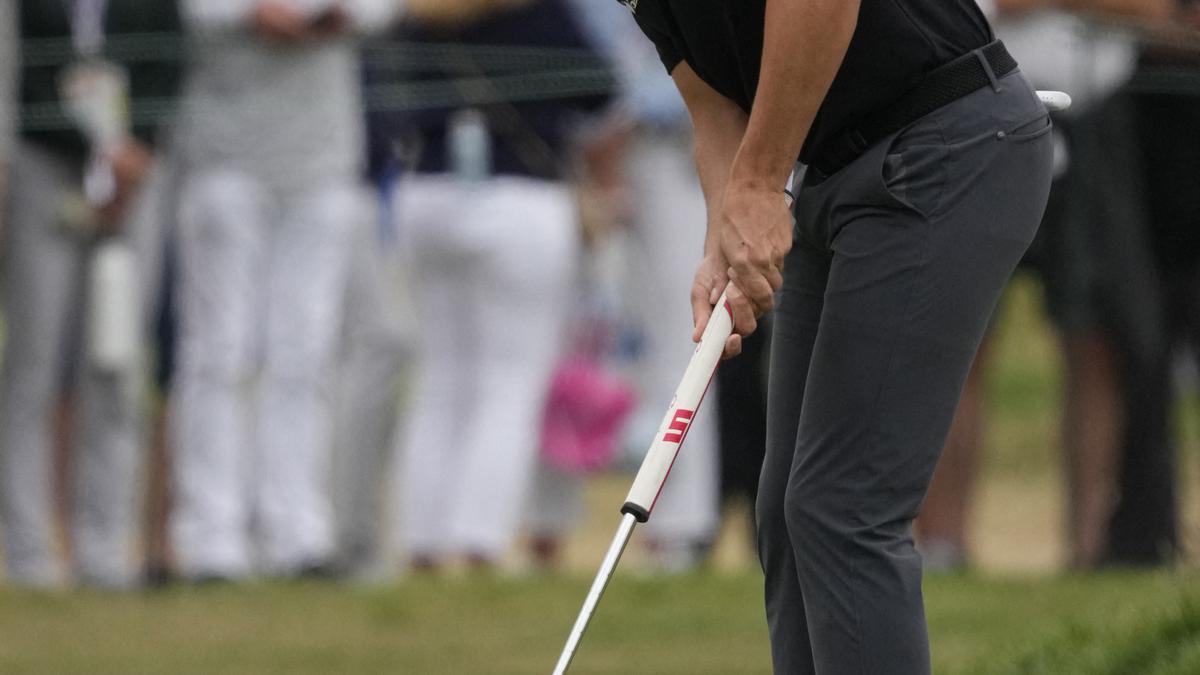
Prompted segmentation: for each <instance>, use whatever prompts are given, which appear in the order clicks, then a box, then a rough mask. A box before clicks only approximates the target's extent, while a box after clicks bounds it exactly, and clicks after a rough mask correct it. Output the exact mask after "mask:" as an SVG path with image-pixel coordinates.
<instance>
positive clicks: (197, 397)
mask: <svg viewBox="0 0 1200 675" xmlns="http://www.w3.org/2000/svg"><path fill="white" fill-rule="evenodd" d="M393 4H394V3H392V2H390V0H347V1H346V2H304V3H301V2H286V1H283V0H228V1H225V2H214V1H213V0H185V2H184V4H183V7H184V17H185V21H186V26H187V28H188V30H189V32H190V33H191V35H192V37H193V38H194V54H193V65H192V71H191V73H190V74H189V76H188V79H187V84H186V89H185V98H184V110H183V112H184V116H183V118H182V120H181V121H182V124H183V125H184V126H183V129H182V132H181V135H182V138H183V143H184V151H185V153H186V157H187V161H188V167H187V172H186V176H185V178H184V180H183V187H182V196H181V206H180V223H179V225H180V237H179V246H180V256H181V266H180V279H179V291H178V292H179V306H178V311H179V313H180V327H179V332H180V334H179V359H178V372H177V375H176V381H175V392H174V394H173V399H172V405H173V417H174V435H175V442H174V448H175V451H176V455H175V462H174V466H173V471H174V475H175V482H176V488H177V490H176V494H175V511H174V513H173V516H172V518H173V519H172V525H171V529H172V540H173V544H174V550H175V554H176V556H177V560H178V564H179V567H180V571H181V573H182V574H183V575H184V576H185V577H186V578H190V579H192V580H204V579H211V578H216V579H237V578H242V577H245V576H247V575H249V574H251V573H252V572H253V571H255V567H256V562H257V561H256V554H257V555H261V562H262V566H263V568H264V569H265V571H266V572H267V573H269V574H271V575H274V576H283V577H290V576H296V575H320V574H325V573H327V572H328V571H329V562H330V559H331V556H332V555H333V553H334V523H333V517H332V514H331V506H330V501H329V500H330V498H329V494H328V486H327V485H326V482H327V480H328V473H329V452H330V442H331V437H330V436H331V427H332V419H331V417H332V410H331V405H332V403H331V397H332V392H331V391H330V387H329V381H330V375H331V373H330V369H331V367H332V366H333V364H334V358H335V354H336V350H337V344H338V337H339V335H340V334H341V326H342V302H343V300H344V298H345V293H346V288H345V285H346V276H347V267H348V265H349V260H350V251H351V246H352V243H351V242H352V240H353V232H354V228H355V227H356V225H355V223H357V222H360V220H359V219H361V218H363V217H364V215H363V213H364V209H363V204H364V202H363V199H364V197H363V193H362V190H361V188H360V187H359V184H358V176H359V172H360V170H361V159H362V147H363V142H362V116H361V111H360V103H361V101H360V93H359V86H358V79H359V71H358V68H359V66H358V46H357V40H356V39H355V38H356V36H358V35H360V34H362V33H364V32H366V31H369V30H373V29H376V28H381V27H382V26H384V25H385V23H386V22H387V21H388V19H389V17H390V15H391V13H392V6H393ZM260 341H261V344H260ZM256 376H259V377H258V387H257V389H256V390H255V394H256V398H255V400H254V401H253V403H252V402H251V401H249V400H248V399H247V394H248V390H247V387H248V386H249V385H250V384H251V383H252V382H253V381H254V380H255V378H256ZM250 410H254V412H255V414H254V416H253V417H252V416H251V415H250V414H249V411H250ZM251 523H253V524H254V526H255V532H256V534H257V535H259V537H260V539H259V541H258V542H257V543H258V544H260V545H259V546H257V547H252V546H251V544H250V540H249V538H248V535H249V532H250V526H251Z"/></svg>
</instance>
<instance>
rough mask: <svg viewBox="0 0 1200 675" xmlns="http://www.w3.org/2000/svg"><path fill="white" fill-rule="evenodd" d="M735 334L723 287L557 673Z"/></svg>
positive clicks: (1056, 105) (1048, 100) (1059, 104)
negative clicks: (727, 344) (730, 338)
mask: <svg viewBox="0 0 1200 675" xmlns="http://www.w3.org/2000/svg"><path fill="white" fill-rule="evenodd" d="M1037 94H1038V99H1040V100H1041V102H1042V104H1043V105H1045V106H1046V108H1047V109H1048V110H1051V111H1062V110H1066V109H1067V108H1069V107H1071V97H1070V96H1068V95H1067V94H1065V93H1063V92H1061V91H1039V92H1038V93H1037ZM726 293H728V290H726ZM732 334H733V310H731V309H730V307H729V302H728V300H727V298H726V295H725V293H723V294H721V299H720V300H718V301H717V304H716V308H715V310H714V311H713V314H712V317H711V318H709V320H708V326H706V327H705V328H704V334H703V335H702V336H701V337H700V344H698V345H696V351H695V353H694V354H692V360H691V361H690V362H688V366H687V370H686V371H684V374H683V380H682V381H681V382H680V383H679V388H678V389H676V390H675V398H674V399H673V400H672V401H671V405H670V406H669V407H668V408H667V414H666V416H665V417H663V421H662V424H661V425H660V426H659V428H658V434H657V435H656V436H655V437H654V441H653V442H652V443H651V444H650V449H649V450H647V451H646V458H645V459H644V460H642V466H641V468H640V469H639V470H638V473H637V477H636V478H635V479H634V481H633V487H632V488H630V490H629V495H628V496H627V497H626V498H625V505H624V506H622V507H621V513H622V516H621V524H620V526H619V527H618V528H617V534H616V536H615V537H613V541H612V544H610V545H609V547H608V553H606V554H605V555H604V561H603V562H602V563H601V564H600V571H599V572H597V574H596V579H595V580H594V581H592V587H591V589H590V590H589V591H588V594H587V598H585V599H584V601H583V609H581V610H580V612H579V617H578V618H576V619H575V625H574V626H573V627H572V628H571V634H570V635H569V636H568V637H567V644H566V646H565V647H564V648H563V651H562V655H561V656H560V657H559V659H558V664H557V665H556V666H555V667H554V675H565V673H566V672H567V669H568V668H570V667H571V661H572V660H573V659H574V658H575V652H576V651H577V650H578V649H579V644H580V642H581V641H582V640H583V634H584V632H585V631H587V627H588V624H589V623H591V621H592V616H593V615H594V614H595V613H596V606H597V605H598V604H600V598H601V597H602V596H603V595H604V590H605V589H606V588H608V582H609V581H611V580H612V577H613V573H614V572H616V569H617V563H619V562H620V561H621V555H622V554H623V553H624V552H625V546H626V545H627V544H629V539H630V537H632V536H633V530H634V528H635V527H637V525H638V524H639V523H645V522H646V521H648V520H650V514H651V513H652V512H653V511H654V504H655V502H657V501H658V496H659V495H660V494H661V493H662V489H663V485H665V484H666V482H667V476H668V475H669V474H670V473H671V467H672V466H673V465H674V464H675V458H676V457H678V455H679V450H680V447H681V446H682V445H683V441H684V439H686V438H687V432H688V430H689V429H690V428H691V426H692V420H693V418H694V417H695V415H696V410H697V409H698V408H699V407H700V402H701V401H703V400H704V394H705V392H707V391H708V385H709V383H710V382H712V378H713V376H714V375H716V372H717V366H718V365H719V364H720V363H721V354H722V353H723V352H724V351H725V342H726V340H728V339H729V336H730V335H732Z"/></svg>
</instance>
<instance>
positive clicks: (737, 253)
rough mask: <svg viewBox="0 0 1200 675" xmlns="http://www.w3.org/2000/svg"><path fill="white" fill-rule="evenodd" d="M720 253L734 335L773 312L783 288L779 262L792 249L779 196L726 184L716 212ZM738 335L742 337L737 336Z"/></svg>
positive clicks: (787, 218)
mask: <svg viewBox="0 0 1200 675" xmlns="http://www.w3.org/2000/svg"><path fill="white" fill-rule="evenodd" d="M720 219H721V222H720V227H721V230H720V231H721V253H722V254H723V255H724V257H725V259H726V260H728V261H729V270H728V274H729V280H730V281H731V282H733V285H734V286H735V287H736V292H732V291H731V292H730V294H729V303H730V306H731V307H732V308H733V313H734V319H735V320H734V324H735V329H737V328H738V327H739V326H746V325H748V324H749V322H747V321H745V320H743V321H738V320H737V319H738V318H739V317H742V316H745V315H746V314H751V315H753V316H754V317H755V318H758V317H760V316H762V315H764V314H766V313H768V312H770V311H771V310H772V309H774V308H775V291H777V290H779V287H780V286H782V285H783V260H784V257H785V256H786V255H787V253H788V251H789V250H791V248H792V214H791V212H790V210H789V208H788V200H787V196H786V195H785V194H784V193H783V192H782V191H781V190H777V189H775V190H773V189H768V188H766V187H759V186H753V185H738V184H733V183H731V184H730V185H729V187H728V188H726V190H725V199H724V202H723V206H722V209H721V216H720ZM738 332H739V333H740V334H742V335H748V334H749V333H748V332H743V331H742V330H738Z"/></svg>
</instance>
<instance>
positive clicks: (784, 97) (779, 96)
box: [730, 0, 860, 191]
mask: <svg viewBox="0 0 1200 675" xmlns="http://www.w3.org/2000/svg"><path fill="white" fill-rule="evenodd" d="M859 1H860V0H767V15H766V31H765V35H764V39H763V55H762V68H761V74H760V75H759V82H758V90H757V92H756V93H755V98H754V111H753V112H752V113H751V115H750V123H749V125H748V126H747V128H746V136H745V138H744V139H743V140H742V145H741V148H740V149H739V150H738V153H737V157H736V158H735V159H734V163H733V171H732V174H731V175H730V181H731V183H732V184H733V185H734V186H736V187H738V188H745V189H750V190H769V191H778V190H782V189H783V188H784V185H785V183H786V182H787V178H788V175H790V174H791V172H792V169H793V167H794V166H795V163H796V155H797V153H798V152H799V150H800V146H801V145H803V144H804V139H805V138H806V137H807V136H808V131H809V129H810V128H811V127H812V124H813V120H814V119H815V118H816V116H817V110H818V109H820V107H821V102H822V101H824V100H825V94H826V92H828V91H829V86H830V85H831V84H832V83H833V79H834V77H835V76H836V75H837V71H838V68H840V67H841V64H842V60H843V59H844V58H845V56H846V49H847V48H848V47H849V46H850V39H851V38H852V37H853V36H854V29H855V26H856V25H857V22H858V8H859Z"/></svg>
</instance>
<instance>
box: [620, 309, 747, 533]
mask: <svg viewBox="0 0 1200 675" xmlns="http://www.w3.org/2000/svg"><path fill="white" fill-rule="evenodd" d="M732 333H733V316H732V314H731V313H730V310H729V308H728V304H727V301H726V297H725V294H722V295H721V299H720V300H718V301H717V305H716V309H715V310H714V311H713V314H712V318H711V319H710V320H709V322H708V326H707V327H706V328H705V329H704V335H703V336H702V337H701V338H700V344H698V345H697V346H696V352H695V354H693V355H692V360H691V362H689V363H688V367H687V371H685V372H684V375H683V381H681V382H680V383H679V388H678V389H676V390H675V398H674V399H673V400H672V401H671V405H670V407H669V408H667V414H666V416H664V417H663V421H662V424H661V425H660V426H659V429H658V433H657V434H656V435H655V437H654V441H653V442H652V443H651V444H650V449H649V450H648V451H647V452H646V458H645V459H644V460H642V468H641V469H640V470H639V471H638V475H637V478H636V479H634V481H633V487H632V488H630V490H629V496H628V497H626V498H625V506H624V508H623V509H622V511H623V512H624V513H628V514H632V515H633V516H635V517H636V518H637V519H638V520H639V521H640V522H646V521H647V520H649V518H650V513H651V512H652V511H653V510H654V504H655V502H657V501H658V495H659V493H660V492H661V491H662V487H663V484H664V483H666V481H667V475H668V474H670V473H671V466H672V465H674V464H675V458H676V457H677V456H678V455H679V448H680V446H681V445H682V444H683V441H684V439H685V438H686V437H687V433H688V429H690V428H691V426H692V420H693V418H695V416H696V409H697V408H699V407H700V402H701V401H702V400H704V394H705V392H707V391H708V385H709V383H710V382H711V381H712V378H713V375H714V374H715V373H716V371H717V365H718V364H719V363H720V362H721V354H722V353H723V352H724V350H725V342H726V341H727V340H728V339H729V336H730V335H731V334H732Z"/></svg>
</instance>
